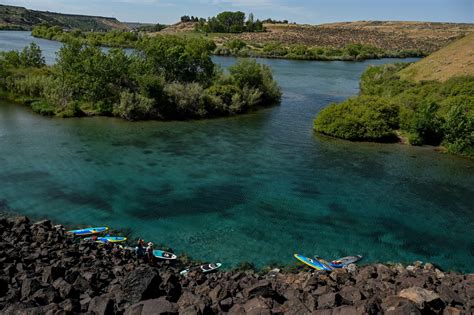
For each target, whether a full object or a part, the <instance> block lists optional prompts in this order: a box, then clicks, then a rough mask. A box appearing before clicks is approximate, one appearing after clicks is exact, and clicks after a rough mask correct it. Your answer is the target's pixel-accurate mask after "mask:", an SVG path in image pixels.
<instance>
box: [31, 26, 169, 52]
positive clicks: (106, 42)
mask: <svg viewBox="0 0 474 315" xmlns="http://www.w3.org/2000/svg"><path fill="white" fill-rule="evenodd" d="M160 27H164V26H162V25H159V24H158V25H155V26H152V27H150V29H148V30H144V31H153V29H156V28H160ZM31 35H33V36H34V37H39V38H46V39H49V40H56V41H60V42H70V41H79V42H81V43H83V44H88V45H92V46H107V47H135V46H137V45H138V44H139V43H140V42H141V37H140V36H139V35H138V34H137V33H134V32H128V31H121V30H111V31H108V32H84V31H81V30H79V29H73V30H70V31H64V30H63V29H62V28H60V27H59V26H51V27H49V26H47V25H40V26H36V27H34V28H33V30H32V32H31Z"/></svg>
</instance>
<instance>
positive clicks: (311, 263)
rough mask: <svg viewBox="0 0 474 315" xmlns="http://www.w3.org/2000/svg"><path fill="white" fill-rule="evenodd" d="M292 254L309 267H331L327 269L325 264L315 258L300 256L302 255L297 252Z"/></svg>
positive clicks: (322, 268)
mask: <svg viewBox="0 0 474 315" xmlns="http://www.w3.org/2000/svg"><path fill="white" fill-rule="evenodd" d="M294 256H295V258H296V259H298V260H299V261H301V262H302V263H303V264H305V265H307V266H310V267H311V268H314V269H316V270H331V269H328V268H327V266H325V265H323V264H322V263H321V262H320V261H318V260H317V259H312V258H309V257H305V256H302V255H299V254H295V255H294Z"/></svg>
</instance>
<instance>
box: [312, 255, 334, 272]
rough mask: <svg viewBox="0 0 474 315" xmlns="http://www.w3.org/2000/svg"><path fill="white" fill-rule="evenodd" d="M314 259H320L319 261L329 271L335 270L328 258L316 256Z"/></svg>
mask: <svg viewBox="0 0 474 315" xmlns="http://www.w3.org/2000/svg"><path fill="white" fill-rule="evenodd" d="M314 259H316V260H317V261H319V263H320V264H321V265H322V266H323V268H324V270H329V271H331V270H334V268H333V267H331V264H330V263H329V262H327V261H326V260H324V259H322V258H321V257H318V256H314Z"/></svg>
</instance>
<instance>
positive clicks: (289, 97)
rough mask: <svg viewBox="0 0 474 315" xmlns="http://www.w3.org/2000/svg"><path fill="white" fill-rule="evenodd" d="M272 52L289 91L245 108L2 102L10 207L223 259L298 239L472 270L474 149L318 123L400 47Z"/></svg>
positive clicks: (311, 247)
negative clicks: (161, 112)
mask: <svg viewBox="0 0 474 315" xmlns="http://www.w3.org/2000/svg"><path fill="white" fill-rule="evenodd" d="M9 36H10V35H9ZM5 41H8V39H5V38H4V37H3V34H2V33H0V47H4V45H5ZM50 43H53V44H52V45H56V44H57V43H54V42H47V44H48V45H49V44H50ZM43 48H44V47H43ZM215 60H216V61H217V62H218V63H220V64H222V65H223V66H227V65H229V64H230V63H232V62H234V59H232V58H216V59H215ZM261 62H265V63H267V64H269V65H270V66H271V67H272V69H273V71H274V73H275V77H276V79H277V80H278V81H279V83H280V85H281V86H282V88H283V92H284V97H283V101H282V104H281V105H280V106H278V107H274V108H271V109H266V110H263V111H260V112H258V113H253V114H249V115H245V116H240V117H234V118H225V119H215V120H205V121H195V122H194V121H193V122H138V123H129V122H125V121H121V120H118V119H112V118H100V117H96V118H87V119H56V118H47V117H41V116H39V115H36V114H34V113H31V112H30V111H29V110H28V109H27V108H25V107H23V106H19V105H13V104H10V103H7V102H0V209H1V210H8V211H12V212H16V213H22V214H26V215H30V216H35V217H38V218H43V217H48V218H50V219H52V220H54V221H56V222H61V223H65V224H81V225H108V226H111V227H114V228H124V229H126V228H128V229H130V230H131V232H133V234H134V235H136V236H142V237H144V238H145V239H147V240H148V239H151V240H154V241H155V242H156V243H163V244H167V245H168V246H170V247H172V248H173V249H174V250H175V251H176V252H177V253H189V254H190V255H191V256H193V257H195V258H199V259H202V260H207V261H221V262H223V263H224V264H225V265H226V266H231V265H235V264H237V263H239V262H241V261H250V262H253V263H255V264H256V265H258V266H263V265H265V264H268V263H272V262H278V263H294V261H293V258H292V254H293V253H295V252H298V253H301V254H306V255H315V254H318V255H321V256H325V257H328V258H332V257H337V256H341V255H347V254H362V255H364V256H366V258H367V259H366V260H365V261H366V262H373V261H382V262H386V261H397V262H398V261H401V262H411V261H413V260H416V259H420V260H424V261H431V262H434V263H437V264H440V265H441V266H442V267H444V268H446V269H457V270H463V271H470V272H472V271H474V269H473V267H472V265H473V263H474V258H473V257H474V234H473V233H472V231H473V230H474V209H473V204H474V188H473V187H474V185H473V184H474V176H473V175H474V163H473V162H472V161H470V160H467V159H463V158H458V157H452V156H448V155H443V154H439V153H436V152H433V151H432V149H430V148H414V147H408V146H401V145H380V144H367V143H350V142H346V141H341V140H334V139H329V138H325V137H319V136H316V135H315V134H314V133H313V132H312V129H311V127H312V119H313V118H314V116H315V114H316V113H317V112H318V111H319V110H320V109H321V108H323V107H324V106H326V105H327V104H328V103H330V102H335V101H341V100H343V99H345V98H347V97H349V96H350V95H353V94H356V93H357V92H358V80H359V77H360V74H361V73H362V71H363V70H364V69H365V68H366V67H367V66H368V65H369V64H380V63H386V62H393V60H377V61H368V62H363V63H345V62H301V61H286V60H261Z"/></svg>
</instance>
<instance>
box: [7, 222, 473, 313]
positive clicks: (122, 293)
mask: <svg viewBox="0 0 474 315" xmlns="http://www.w3.org/2000/svg"><path fill="white" fill-rule="evenodd" d="M0 234H1V235H2V241H1V242H0V248H1V250H0V261H2V263H3V265H4V266H5V268H3V269H2V270H1V271H0V311H1V312H3V313H5V314H16V313H19V312H24V313H47V312H52V313H54V312H56V311H58V310H62V311H66V312H70V313H86V312H92V313H94V314H113V313H115V314H150V313H151V312H153V313H156V314H165V313H166V314H177V313H178V312H179V313H186V314H203V313H207V314H257V313H259V314H270V313H277V314H346V313H351V314H362V313H369V314H377V313H380V312H384V313H390V312H395V313H407V312H413V313H415V314H417V313H420V312H426V313H433V314H442V313H443V312H444V314H461V313H462V312H465V313H468V312H470V311H472V310H474V291H473V290H472V285H473V284H474V274H464V275H463V274H460V273H456V272H442V271H441V270H439V269H437V268H436V267H434V266H433V265H432V264H430V263H426V264H422V263H420V262H416V263H414V264H413V265H410V266H407V267H404V266H403V265H401V264H396V265H385V264H369V265H366V266H360V267H351V268H348V269H338V270H334V271H331V272H314V270H310V269H306V268H305V269H303V270H298V271H297V272H286V271H281V270H277V269H274V270H271V271H267V272H261V273H257V272H255V271H253V270H238V269H233V270H230V271H224V270H223V271H218V272H215V273H212V274H202V273H198V272H197V271H192V272H191V273H190V274H189V276H188V277H182V276H180V275H179V271H180V270H182V268H184V267H186V266H188V265H189V264H192V262H191V261H181V260H178V261H176V262H174V263H173V262H170V261H164V262H158V263H157V266H156V267H152V266H149V265H147V264H145V263H142V262H141V261H139V260H137V258H136V257H134V253H132V252H129V251H123V250H112V249H107V248H105V247H103V246H98V245H97V244H95V243H84V242H77V241H75V240H74V239H73V238H71V237H68V236H67V235H66V234H65V230H64V227H63V226H61V225H54V223H52V222H51V221H49V220H43V221H39V222H36V223H33V222H30V220H29V219H28V218H27V217H24V216H19V217H10V216H9V217H6V216H5V215H4V214H0ZM257 311H258V312H257ZM148 312H150V313H148Z"/></svg>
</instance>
